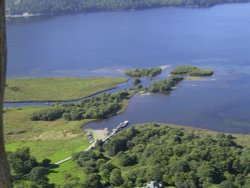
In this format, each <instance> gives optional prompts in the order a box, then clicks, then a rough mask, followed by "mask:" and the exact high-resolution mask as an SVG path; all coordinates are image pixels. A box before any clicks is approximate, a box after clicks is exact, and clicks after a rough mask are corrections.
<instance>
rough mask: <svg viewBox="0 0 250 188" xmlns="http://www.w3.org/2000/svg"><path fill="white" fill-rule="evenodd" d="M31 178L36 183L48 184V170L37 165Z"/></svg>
mask: <svg viewBox="0 0 250 188" xmlns="http://www.w3.org/2000/svg"><path fill="white" fill-rule="evenodd" d="M29 179H30V180H31V181H32V182H33V184H35V185H41V186H48V182H49V179H48V177H47V170H46V168H44V167H35V168H33V169H32V170H31V172H30V174H29Z"/></svg>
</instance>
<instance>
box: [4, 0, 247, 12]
mask: <svg viewBox="0 0 250 188" xmlns="http://www.w3.org/2000/svg"><path fill="white" fill-rule="evenodd" d="M237 2H249V0H189V1H187V0H178V1H176V0H126V1H124V0H21V1H14V0H7V7H8V8H9V9H10V13H11V14H22V13H24V12H29V13H41V14H59V13H62V12H80V11H100V10H129V9H146V8H155V7H166V6H182V7H183V6H184V7H191V6H192V7H208V6H213V5H215V4H222V3H237Z"/></svg>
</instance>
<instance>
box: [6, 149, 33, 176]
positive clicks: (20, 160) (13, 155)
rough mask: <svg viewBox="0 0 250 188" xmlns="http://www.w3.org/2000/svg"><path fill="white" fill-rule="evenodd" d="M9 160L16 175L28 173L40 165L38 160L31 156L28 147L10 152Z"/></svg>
mask: <svg viewBox="0 0 250 188" xmlns="http://www.w3.org/2000/svg"><path fill="white" fill-rule="evenodd" d="M8 161H9V163H10V166H11V168H12V169H13V171H14V172H15V174H16V175H25V174H28V173H29V172H30V171H31V170H32V168H34V167H36V166H38V162H37V161H36V159H35V158H34V157H32V156H30V150H29V148H28V147H24V148H20V149H17V150H16V151H15V152H9V153H8Z"/></svg>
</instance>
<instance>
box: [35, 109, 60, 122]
mask: <svg viewBox="0 0 250 188" xmlns="http://www.w3.org/2000/svg"><path fill="white" fill-rule="evenodd" d="M63 113H64V110H63V109H61V108H48V109H44V110H40V111H37V112H34V113H33V114H32V115H31V120H32V121H54V120H57V119H59V118H61V117H62V114H63Z"/></svg>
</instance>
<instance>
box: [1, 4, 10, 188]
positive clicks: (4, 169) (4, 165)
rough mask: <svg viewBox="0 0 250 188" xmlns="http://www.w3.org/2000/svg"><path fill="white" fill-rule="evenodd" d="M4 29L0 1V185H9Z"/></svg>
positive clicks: (2, 6) (3, 186)
mask: <svg viewBox="0 0 250 188" xmlns="http://www.w3.org/2000/svg"><path fill="white" fill-rule="evenodd" d="M6 54H7V53H6V29H5V1H4V0H1V1H0V187H1V188H9V187H11V178H10V169H9V165H8V162H7V157H6V152H5V147H4V138H3V136H4V134H3V103H4V87H5V79H6V62H7V57H6Z"/></svg>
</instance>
